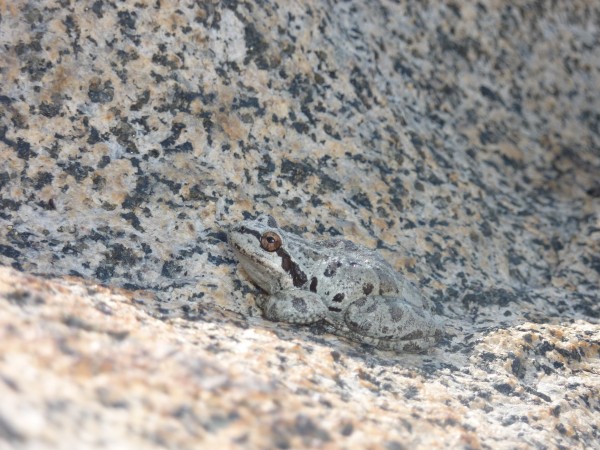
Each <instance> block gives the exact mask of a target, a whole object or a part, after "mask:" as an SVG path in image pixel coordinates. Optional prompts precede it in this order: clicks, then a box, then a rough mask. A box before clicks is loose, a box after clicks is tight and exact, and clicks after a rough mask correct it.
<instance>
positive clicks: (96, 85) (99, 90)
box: [88, 79, 115, 103]
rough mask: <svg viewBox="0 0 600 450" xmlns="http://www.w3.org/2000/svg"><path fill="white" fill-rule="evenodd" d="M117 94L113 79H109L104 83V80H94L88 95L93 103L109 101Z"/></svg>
mask: <svg viewBox="0 0 600 450" xmlns="http://www.w3.org/2000/svg"><path fill="white" fill-rule="evenodd" d="M114 96H115V88H114V87H113V85H112V81H110V80H107V81H105V82H104V83H102V80H100V79H95V80H93V81H92V82H91V83H90V85H89V87H88V97H89V98H90V100H91V101H92V103H109V102H111V101H112V100H113V98H114Z"/></svg>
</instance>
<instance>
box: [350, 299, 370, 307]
mask: <svg viewBox="0 0 600 450" xmlns="http://www.w3.org/2000/svg"><path fill="white" fill-rule="evenodd" d="M365 303H367V298H366V297H361V298H359V299H358V300H356V301H355V302H354V305H353V306H355V307H357V308H360V307H362V306H364V305H365Z"/></svg>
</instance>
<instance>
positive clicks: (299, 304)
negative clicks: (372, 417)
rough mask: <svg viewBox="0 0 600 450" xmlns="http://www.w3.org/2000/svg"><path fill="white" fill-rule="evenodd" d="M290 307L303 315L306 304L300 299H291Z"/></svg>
mask: <svg viewBox="0 0 600 450" xmlns="http://www.w3.org/2000/svg"><path fill="white" fill-rule="evenodd" d="M292 306H293V307H294V309H295V310H296V311H298V312H301V313H305V312H306V302H305V301H304V299H303V298H302V297H294V298H293V299H292Z"/></svg>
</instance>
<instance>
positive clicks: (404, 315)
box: [229, 216, 441, 351]
mask: <svg viewBox="0 0 600 450" xmlns="http://www.w3.org/2000/svg"><path fill="white" fill-rule="evenodd" d="M268 231H271V232H274V233H277V235H279V236H280V237H281V240H282V244H281V247H280V248H279V249H278V250H276V251H273V252H268V251H266V250H264V249H263V248H262V247H261V244H260V240H261V236H262V235H263V234H264V233H265V232H268ZM229 243H230V245H231V246H232V248H233V250H234V251H235V253H236V255H237V257H238V259H239V260H240V262H241V264H242V267H243V268H244V270H245V271H246V273H247V274H248V275H249V276H250V278H251V279H252V280H253V281H254V282H255V283H256V284H257V285H258V286H260V287H261V288H262V289H264V290H265V291H267V292H268V293H269V295H268V296H266V297H264V298H261V299H259V300H257V304H258V306H259V307H260V308H261V310H262V311H263V313H264V317H265V318H267V319H269V320H272V321H276V322H288V323H296V324H309V323H313V322H316V321H319V320H323V319H324V322H325V324H326V327H327V329H328V331H330V332H332V333H333V334H337V335H340V336H344V337H347V338H350V339H352V340H355V341H358V342H364V343H368V344H372V345H374V346H376V347H377V348H380V349H384V350H394V351H423V350H425V349H426V348H428V347H429V346H431V345H432V344H434V343H435V342H436V341H437V340H438V339H439V337H440V336H441V326H440V324H439V323H438V322H437V321H436V320H435V318H434V317H433V315H432V313H431V304H430V302H428V301H426V300H425V299H424V298H423V297H422V296H421V294H420V293H419V291H418V290H417V289H416V288H415V287H414V286H413V285H412V284H411V283H410V282H409V281H408V280H406V279H405V278H404V277H403V276H402V275H400V274H398V273H396V272H395V271H394V270H393V269H392V267H391V266H390V265H389V264H388V263H387V262H386V261H385V260H383V259H382V258H381V257H380V256H379V255H378V254H377V253H375V252H374V251H372V250H369V249H367V248H365V247H362V246H359V245H356V244H354V243H352V242H350V241H348V240H344V239H328V240H323V241H309V240H306V239H302V238H300V237H299V236H297V235H295V234H292V233H288V232H286V231H284V230H282V229H281V228H279V226H278V225H277V222H276V221H275V219H273V218H272V217H271V216H260V217H258V218H257V219H255V220H245V221H243V222H240V223H238V224H236V225H234V226H233V227H231V229H230V231H229Z"/></svg>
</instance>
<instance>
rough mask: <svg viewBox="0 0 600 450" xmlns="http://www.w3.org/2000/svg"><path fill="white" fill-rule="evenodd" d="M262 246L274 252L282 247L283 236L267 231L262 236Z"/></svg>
mask: <svg viewBox="0 0 600 450" xmlns="http://www.w3.org/2000/svg"><path fill="white" fill-rule="evenodd" d="M260 246H261V247H262V248H263V249H265V250H266V251H268V252H274V251H275V250H277V249H278V248H279V247H281V237H279V235H278V234H277V233H273V232H272V231H267V232H265V233H263V235H262V236H261V237H260Z"/></svg>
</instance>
